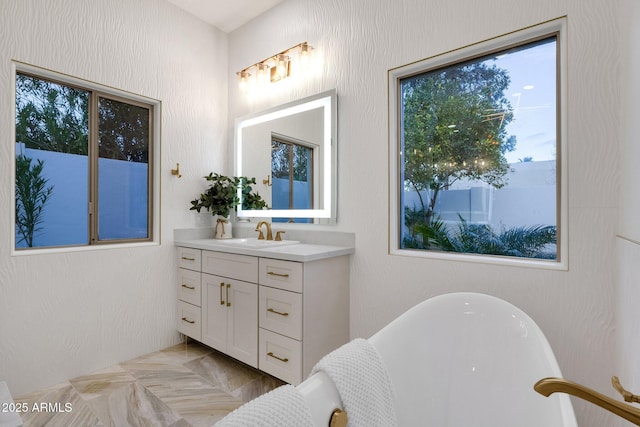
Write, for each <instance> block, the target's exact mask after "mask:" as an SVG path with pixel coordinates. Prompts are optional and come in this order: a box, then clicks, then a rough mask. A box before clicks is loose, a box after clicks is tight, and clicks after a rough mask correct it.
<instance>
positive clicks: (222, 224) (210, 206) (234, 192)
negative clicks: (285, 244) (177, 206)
mask: <svg viewBox="0 0 640 427" xmlns="http://www.w3.org/2000/svg"><path fill="white" fill-rule="evenodd" d="M204 178H205V179H206V180H207V181H208V182H209V187H208V188H207V189H206V191H205V192H204V193H202V194H200V197H199V198H197V199H195V200H192V201H191V208H190V209H189V210H192V211H193V210H195V211H197V212H200V210H201V209H202V208H205V209H206V210H207V211H209V212H211V214H212V215H214V216H215V215H217V216H218V219H217V220H216V238H218V239H230V238H231V237H232V233H231V222H230V221H229V215H230V214H231V211H232V210H235V209H236V207H237V206H238V204H240V199H239V197H238V188H241V189H242V195H243V199H245V200H247V202H245V203H244V204H243V208H245V209H263V208H265V207H267V204H266V202H265V201H264V200H263V199H262V197H261V196H260V195H259V194H257V193H253V192H252V187H251V184H255V183H256V180H255V178H247V177H244V176H241V177H237V176H233V177H229V176H225V175H220V174H217V173H213V172H212V173H210V174H209V175H207V176H205V177H204Z"/></svg>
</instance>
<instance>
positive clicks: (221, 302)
mask: <svg viewBox="0 0 640 427" xmlns="http://www.w3.org/2000/svg"><path fill="white" fill-rule="evenodd" d="M223 289H224V282H220V305H224V298H223V297H222V290H223Z"/></svg>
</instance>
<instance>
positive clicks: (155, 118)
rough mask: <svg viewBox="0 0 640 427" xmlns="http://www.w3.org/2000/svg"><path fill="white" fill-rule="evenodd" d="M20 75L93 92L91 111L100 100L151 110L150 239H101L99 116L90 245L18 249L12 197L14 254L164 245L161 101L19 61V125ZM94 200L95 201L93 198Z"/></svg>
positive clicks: (93, 130) (92, 147) (92, 134)
mask: <svg viewBox="0 0 640 427" xmlns="http://www.w3.org/2000/svg"><path fill="white" fill-rule="evenodd" d="M18 74H24V75H29V76H31V77H35V78H38V79H42V80H47V81H52V82H54V83H58V84H61V85H65V86H70V87H75V88H77V89H81V90H86V91H88V92H89V109H90V111H92V110H93V109H95V108H97V106H98V102H99V99H100V98H106V99H112V100H116V101H120V102H124V103H128V104H131V105H135V106H142V107H144V108H149V147H148V150H149V157H148V164H147V167H148V172H147V179H148V182H147V197H148V202H147V206H148V209H147V230H148V236H147V237H144V238H124V239H104V240H100V239H99V238H98V235H97V229H98V224H97V218H98V204H97V203H94V201H96V200H97V197H98V193H97V185H98V183H97V182H98V169H97V162H98V158H99V154H98V152H97V150H98V128H97V123H98V117H97V115H94V116H91V115H90V116H89V121H90V124H89V135H88V139H89V145H88V147H87V149H88V154H87V157H88V162H89V163H90V166H89V174H88V176H87V184H88V187H89V199H88V206H87V211H86V213H87V221H88V223H87V224H88V230H87V243H86V244H75V245H64V246H41V247H32V248H17V247H16V230H15V228H16V227H15V221H16V218H15V204H16V200H15V196H13V197H12V203H11V224H12V231H11V232H12V239H11V255H28V254H34V253H38V254H40V253H51V252H54V253H55V252H72V251H80V250H94V249H105V248H114V247H134V246H150V245H151V246H156V245H159V244H160V204H159V200H160V193H159V191H160V174H159V170H160V167H159V165H160V117H161V105H162V104H161V101H159V100H157V99H153V98H149V97H145V96H142V95H138V94H135V93H131V92H127V91H124V90H120V89H116V88H113V87H109V86H105V85H101V84H98V83H95V82H91V81H88V80H84V79H80V78H77V77H73V76H70V75H66V74H62V73H58V72H55V71H52V70H48V69H44V68H41V67H37V66H34V65H30V64H26V63H23V62H19V61H12V75H13V81H12V95H13V98H12V99H13V100H14V101H13V102H12V108H11V111H12V117H13V119H12V120H13V122H15V116H16V105H15V98H16V90H17V89H16V78H17V75H18ZM15 132H16V127H15V126H12V127H11V140H12V141H13V144H12V147H11V154H12V158H15V156H16V144H15V139H16V134H15ZM15 173H16V168H15V161H14V162H13V165H12V167H11V185H12V194H14V195H15V179H16V176H15ZM91 197H93V199H94V200H92V199H91Z"/></svg>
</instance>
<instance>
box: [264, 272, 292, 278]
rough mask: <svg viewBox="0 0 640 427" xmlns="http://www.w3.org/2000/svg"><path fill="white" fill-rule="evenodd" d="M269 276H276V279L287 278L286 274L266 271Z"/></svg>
mask: <svg viewBox="0 0 640 427" xmlns="http://www.w3.org/2000/svg"><path fill="white" fill-rule="evenodd" d="M267 274H268V275H269V276H278V277H289V275H288V274H286V273H285V274H282V273H276V272H275V271H267Z"/></svg>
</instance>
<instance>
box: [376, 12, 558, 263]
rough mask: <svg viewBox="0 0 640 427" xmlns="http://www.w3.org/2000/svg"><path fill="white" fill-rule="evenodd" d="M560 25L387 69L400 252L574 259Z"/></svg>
mask: <svg viewBox="0 0 640 427" xmlns="http://www.w3.org/2000/svg"><path fill="white" fill-rule="evenodd" d="M563 33H564V20H563V19H561V20H557V21H552V22H550V23H547V24H543V25H540V26H536V27H532V28H530V29H527V30H523V31H521V32H518V33H514V34H510V35H507V36H504V37H500V38H497V39H493V40H490V41H488V42H483V43H478V44H477V45H473V46H470V47H467V48H464V49H460V50H458V51H455V52H451V53H449V54H445V55H441V56H438V57H434V58H430V59H427V60H424V61H421V62H419V63H416V64H411V65H408V66H405V67H400V68H398V69H394V70H391V71H390V72H389V76H390V84H389V87H390V97H389V99H390V115H391V123H392V125H391V127H390V128H391V129H390V130H391V135H390V147H391V149H390V153H391V156H390V157H391V168H390V169H391V173H392V175H391V181H392V182H391V188H392V191H391V196H392V199H391V203H390V205H391V212H390V216H391V222H390V224H391V233H390V235H391V252H392V253H395V254H403V255H416V256H433V255H436V256H438V257H440V256H451V255H452V254H456V255H457V254H466V255H467V257H466V258H467V259H474V260H478V259H480V258H481V260H484V261H486V260H487V258H488V257H490V258H491V261H490V262H502V261H506V262H511V261H512V260H518V261H520V260H532V261H538V264H541V263H549V264H553V265H554V266H556V267H557V266H561V267H564V266H565V265H566V264H565V263H563V261H564V260H565V257H566V245H565V243H566V227H563V225H564V218H565V209H566V208H565V206H566V203H564V202H563V200H564V198H565V196H566V192H565V191H564V190H563V188H564V186H565V184H564V182H565V181H566V180H565V179H563V173H564V170H565V168H564V167H563V158H562V155H561V154H562V152H563V151H564V150H562V146H563V143H564V139H565V138H563V132H564V130H563V129H564V128H563V126H562V123H563V122H562V120H563V116H564V115H563V114H562V105H563V103H562V93H563V84H562V83H563V81H564V79H563V73H564V71H563V70H564V67H563V66H562V61H563V58H564V55H563V54H562V51H563V49H562V47H563ZM478 255H481V256H482V257H479V256H478ZM471 256H473V258H472V257H471Z"/></svg>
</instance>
